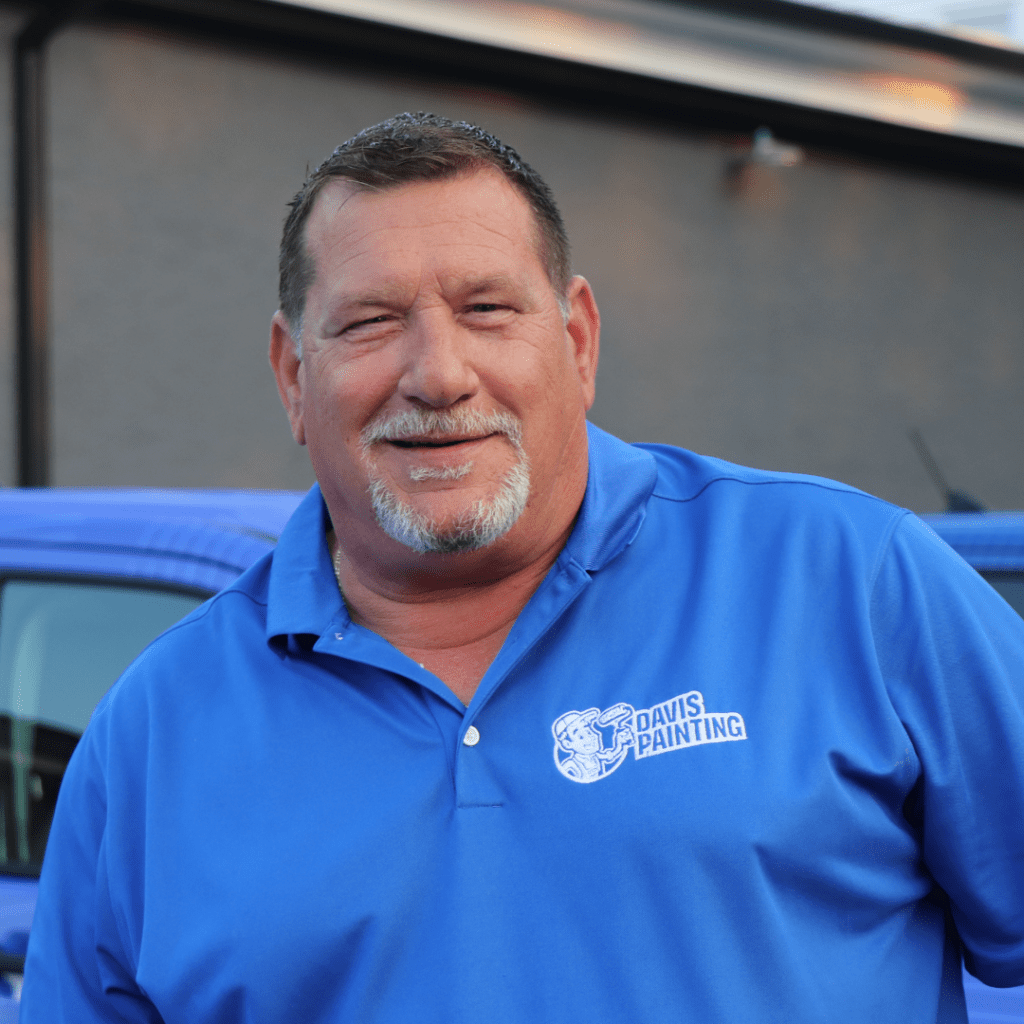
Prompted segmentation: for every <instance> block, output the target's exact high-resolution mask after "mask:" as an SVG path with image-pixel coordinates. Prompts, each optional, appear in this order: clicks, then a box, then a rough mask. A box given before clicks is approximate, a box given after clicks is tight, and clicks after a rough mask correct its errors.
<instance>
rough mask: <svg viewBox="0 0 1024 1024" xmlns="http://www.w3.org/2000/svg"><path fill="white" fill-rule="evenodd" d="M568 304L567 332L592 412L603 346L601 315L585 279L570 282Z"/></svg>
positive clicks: (584, 392) (587, 402)
mask: <svg viewBox="0 0 1024 1024" xmlns="http://www.w3.org/2000/svg"><path fill="white" fill-rule="evenodd" d="M566 301H567V302H568V304H569V319H568V321H567V322H566V325H565V330H566V333H567V334H568V335H569V338H570V340H571V341H572V344H573V356H574V358H575V360H576V369H577V370H578V372H579V375H580V383H581V384H582V386H583V396H584V400H585V402H586V405H587V408H588V409H589V408H590V407H591V406H592V405H593V404H594V381H595V378H596V377H597V357H598V354H599V351H600V347H601V314H600V313H599V312H598V310H597V300H596V299H595V298H594V293H593V291H591V288H590V285H589V284H588V283H587V279H586V278H585V277H580V276H579V275H577V276H576V277H574V278H573V279H572V280H571V281H570V282H569V288H568V291H567V292H566Z"/></svg>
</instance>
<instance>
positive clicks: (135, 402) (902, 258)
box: [0, 27, 1024, 510]
mask: <svg viewBox="0 0 1024 1024" xmlns="http://www.w3.org/2000/svg"><path fill="white" fill-rule="evenodd" d="M50 69H51V105H52V113H51V126H50V130H51V135H50V153H51V162H52V174H53V186H52V208H53V254H54V291H53V314H54V341H53V345H54V359H53V373H54V386H55V414H54V415H55V420H54V438H55V451H54V478H55V479H54V482H55V483H56V484H64V485H94V484H99V485H104V484H140V485H175V486H177V485H188V486H214V487H216V486H246V487H302V486H305V485H306V484H308V483H309V482H310V481H311V479H312V477H311V473H310V470H309V466H308V463H307V461H306V459H305V454H304V452H303V451H301V450H299V449H297V448H296V447H295V446H294V445H293V443H292V441H291V438H290V435H289V433H288V429H287V425H286V422H285V418H284V415H283V412H282V411H281V409H280V407H279V403H278V399H277V397H276V393H275V391H274V387H273V383H272V379H271V376H270V373H269V370H268V369H267V366H266V356H265V349H266V339H267V325H268V322H269V319H270V316H271V314H272V312H273V310H274V308H275V305H276V301H275V295H276V266H275V264H276V248H277V242H278V237H279V232H280V227H281V223H282V220H283V216H284V211H285V203H286V201H287V199H288V198H289V197H290V195H291V194H292V193H293V192H294V191H295V189H296V188H297V187H298V185H299V184H300V182H301V179H302V177H303V175H304V172H305V170H306V167H307V166H310V165H314V164H316V163H317V162H319V161H320V160H321V159H322V158H323V157H324V156H326V155H327V154H328V153H329V152H330V150H331V149H332V148H333V146H334V145H336V144H337V143H338V142H340V141H342V140H344V139H345V138H347V137H348V136H349V135H351V134H353V133H354V132H355V131H357V130H358V129H359V128H361V127H364V126H365V125H367V124H370V123H373V122H375V121H377V120H380V119H382V118H384V117H387V116H389V115H391V114H393V113H396V112H398V111H401V110H407V109H409V110H419V109H429V110H434V111H436V112H438V113H443V114H447V115H450V116H456V117H460V118H462V117H465V118H468V119H470V120H475V121H478V122H480V123H482V124H484V125H485V126H487V127H489V128H491V129H492V130H494V131H495V132H496V133H497V134H498V135H499V136H500V137H502V138H503V139H504V140H505V141H507V142H509V143H511V144H513V145H515V146H516V147H517V148H519V149H520V150H521V151H522V152H523V154H524V155H525V156H526V158H527V159H528V160H530V161H531V162H532V163H533V164H534V165H535V166H536V167H537V168H538V170H540V171H541V173H542V174H544V175H545V177H547V178H548V180H549V181H550V183H551V184H552V186H553V188H554V189H555V192H556V195H557V196H558V197H559V199H560V202H561V205H562V207H563V210H564V213H565V216H566V220H567V223H568V226H569V230H570V235H571V237H572V239H573V241H574V248H575V262H576V267H577V269H578V271H580V272H582V273H584V274H586V275H587V276H588V277H589V278H590V279H591V281H592V283H593V284H594V286H595V289H596V293H597V296H598V300H599V303H600V304H601V308H602V313H603V316H604V332H603V346H604V349H603V362H602V367H601V371H600V374H599V398H598V401H597V404H596V405H595V408H594V410H593V416H592V418H593V419H594V420H595V421H596V422H597V423H598V424H600V425H601V426H604V427H606V428H607V429H609V430H611V431H613V432H615V433H617V434H619V435H620V436H623V437H625V438H627V439H629V440H648V441H663V442H669V443H673V444H682V445H686V446H688V447H693V448H696V449H697V450H701V451H705V452H708V453H711V454H715V455H719V456H722V457H724V458H727V459H733V460H736V461H741V462H747V463H752V464H755V465H760V466H765V467H770V468H779V469H787V470H797V471H803V472H811V473H820V474H824V475H828V476H834V477H838V478H839V479H842V480H846V481H848V482H850V483H853V484H855V485H857V486H860V487H864V488H866V489H868V490H871V491H874V492H876V493H879V494H881V495H883V496H884V497H886V498H889V499H891V500H893V501H896V502H899V503H901V504H905V505H908V506H910V507H912V508H915V509H918V510H929V509H934V508H937V507H939V505H940V499H939V496H938V494H937V493H936V491H935V489H934V487H933V486H932V484H931V483H930V481H929V479H928V477H927V476H926V474H925V472H924V470H923V469H922V467H921V466H920V464H919V462H918V460H917V456H916V455H915V453H914V450H913V448H912V447H911V445H910V443H909V441H908V439H907V431H908V430H909V429H911V428H918V429H920V430H921V431H922V432H923V434H924V437H925V438H926V440H927V441H928V443H929V444H930V445H931V447H932V449H933V451H934V453H935V455H936V458H937V459H938V461H939V463H940V465H941V466H942V467H943V469H944V470H945V473H946V475H947V476H948V477H949V478H950V480H951V482H952V483H953V485H954V486H956V487H958V488H961V489H965V490H968V491H971V492H973V493H975V494H976V495H977V496H978V497H979V498H981V499H982V500H983V501H985V502H986V503H987V504H989V505H990V506H993V507H1024V472H1022V469H1024V466H1022V461H1024V455H1022V449H1021V444H1020V439H1021V437H1022V436H1024V401H1022V396H1024V327H1022V325H1024V289H1022V288H1021V287H1020V277H1019V270H1018V269H1017V268H1019V266H1020V263H1021V247H1022V239H1024V195H1022V194H1021V193H1020V192H1016V193H1015V192H1010V191H999V190H997V189H994V188H991V187H985V186H982V185H975V184H971V183H969V182H952V181H947V180H943V179H941V178H938V177H935V178H929V177H927V176H925V175H921V174H911V173H907V172H901V171H899V170H897V169H894V168H886V167H880V166H872V165H867V164H864V165H858V164H857V163H855V162H851V161H849V160H844V159H840V158H839V157H838V156H836V155H835V154H829V153H809V154H807V158H806V159H805V161H804V162H803V163H802V164H800V165H798V166H796V167H793V168H764V167H749V168H747V169H746V170H744V171H743V172H742V173H739V174H730V173H729V168H730V166H731V164H732V162H733V161H734V160H735V159H736V157H737V155H738V153H739V152H740V150H739V149H738V148H737V143H735V142H733V141H731V140H728V139H718V138H714V137H706V136H701V135H697V134H693V133H690V132H688V131H684V130H675V129H671V128H665V127H664V126H659V125H656V124H653V123H652V124H647V123H645V122H644V120H643V119H642V118H640V117H637V118H634V119H632V120H630V122H629V123H626V122H624V121H622V120H618V119H615V118H613V117H611V116H607V115H605V114H603V113H602V111H600V110H594V111H591V112H589V113H586V114H580V113H579V112H578V111H568V110H565V109H562V108H560V107H559V105H558V103H557V102H556V101H555V100H554V99H553V100H552V102H551V103H550V104H549V105H544V106H541V105H538V104H537V103H533V102H528V101H526V100H524V99H522V98H517V97H515V96H511V95H504V94H500V93H495V92H484V91H480V90H474V89H470V88H464V87H461V86H457V85H453V84H451V83H446V82H437V81H435V82H430V81H421V80H416V79H413V78H407V77H402V76H401V75H400V74H398V73H396V72H395V71H394V69H391V68H386V69H382V70H381V71H380V72H376V73H373V74H370V73H366V72H356V71H354V70H352V69H350V68H345V67H341V66H331V65H324V64H321V65H311V64H309V63H303V62H301V61H299V60H298V59H286V58H284V57H281V56H274V55H270V54H267V53H263V52H255V51H247V50H245V49H241V48H239V49H232V48H229V47H226V46H223V45H214V44H212V43H211V44H207V43H197V42H196V41H195V40H191V39H185V38H178V37H175V36H173V35H161V34H156V33H152V32H142V31H133V30H115V29H109V28H98V27H77V28H71V29H68V30H66V31H64V32H63V33H61V34H60V35H59V36H58V37H57V38H56V39H55V40H54V42H53V43H52V45H51V50H50ZM8 249H9V247H8ZM2 270H3V265H0V271H2ZM5 400H6V399H5ZM9 447H10V446H8V448H9ZM3 458H4V459H5V460H8V459H9V457H8V454H7V451H6V450H5V451H4V453H3ZM9 464H10V463H9V461H5V462H3V463H0V467H2V466H5V465H9ZM8 479H9V476H8Z"/></svg>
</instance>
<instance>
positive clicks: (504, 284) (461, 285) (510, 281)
mask: <svg viewBox="0 0 1024 1024" xmlns="http://www.w3.org/2000/svg"><path fill="white" fill-rule="evenodd" d="M518 284H519V282H518V280H517V279H516V278H514V277H513V276H512V275H511V274H491V275H488V276H487V277H473V276H471V275H468V274H467V275H466V276H465V277H462V278H460V279H458V280H456V281H455V282H454V285H455V287H454V290H455V291H456V292H457V293H458V294H460V295H467V296H468V295H478V294H480V292H492V291H501V290H503V289H507V288H514V287H517V285H518Z"/></svg>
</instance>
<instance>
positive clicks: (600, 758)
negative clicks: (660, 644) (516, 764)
mask: <svg viewBox="0 0 1024 1024" xmlns="http://www.w3.org/2000/svg"><path fill="white" fill-rule="evenodd" d="M551 732H552V734H553V735H554V737H555V767H556V768H557V769H558V770H559V771H560V772H561V773H562V774H563V775H564V776H565V777H566V778H567V779H571V780H572V781H573V782H596V781H597V780H598V779H603V778H604V777H605V776H606V775H610V774H611V773H612V772H613V771H615V769H616V768H618V767H619V765H620V764H622V762H623V761H625V759H626V755H627V754H628V753H629V751H630V749H632V751H633V757H634V760H637V761H639V760H641V759H642V758H645V757H653V756H654V755H655V754H665V753H668V751H670V750H683V749H684V748H687V747H697V746H702V745H703V744H705V743H728V742H730V741H732V740H745V739H746V738H747V728H746V725H745V723H744V721H743V716H742V715H740V714H737V713H735V712H709V711H706V710H705V708H704V696H703V694H701V692H700V691H699V690H690V691H689V692H688V693H681V694H679V696H678V697H673V698H672V699H671V700H666V701H662V703H660V704H655V705H654V706H653V707H649V708H641V709H640V710H639V711H637V710H634V708H633V707H632V705H630V704H615V705H613V706H612V707H610V708H608V709H607V710H605V711H600V710H598V709H597V708H588V709H587V710H586V711H567V712H566V713H565V714H564V715H561V716H560V717H559V718H557V719H556V720H555V722H554V723H553V724H552V726H551Z"/></svg>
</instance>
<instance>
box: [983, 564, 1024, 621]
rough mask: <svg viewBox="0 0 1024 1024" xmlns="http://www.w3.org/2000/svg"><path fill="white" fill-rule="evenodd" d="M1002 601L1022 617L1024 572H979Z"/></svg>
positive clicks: (1023, 611) (1023, 614) (1023, 616)
mask: <svg viewBox="0 0 1024 1024" xmlns="http://www.w3.org/2000/svg"><path fill="white" fill-rule="evenodd" d="M981 575H982V576H984V577H985V579H986V580H988V582H989V583H991V584H992V586H993V587H995V589H996V590H997V591H998V592H999V594H1000V595H1001V597H1002V598H1003V600H1004V601H1006V603H1007V604H1008V605H1009V606H1010V607H1011V608H1012V609H1013V610H1014V611H1015V612H1016V613H1017V614H1018V615H1019V616H1020V617H1021V618H1024V572H983V573H982V574H981Z"/></svg>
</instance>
